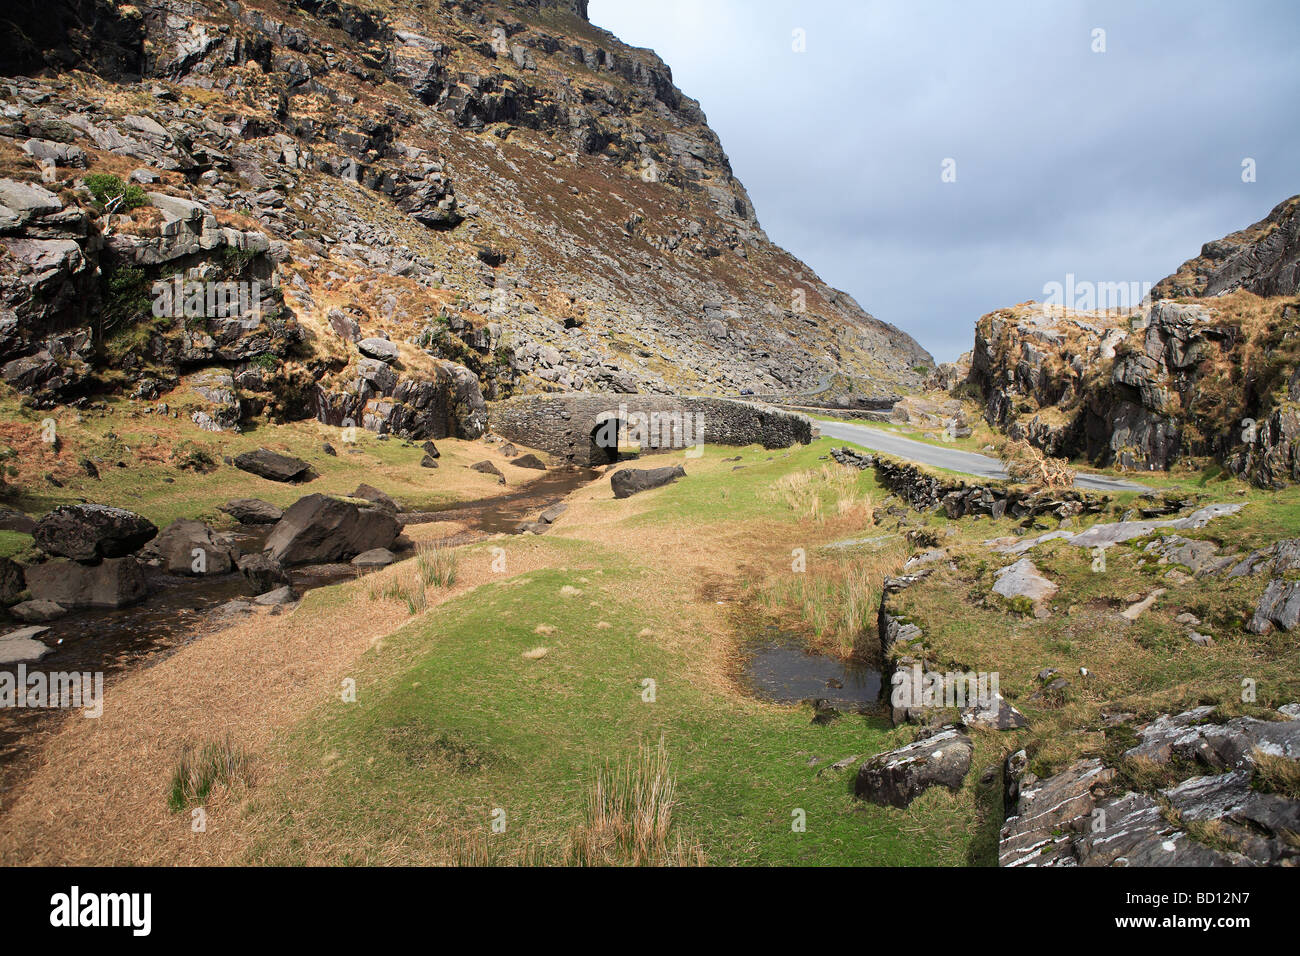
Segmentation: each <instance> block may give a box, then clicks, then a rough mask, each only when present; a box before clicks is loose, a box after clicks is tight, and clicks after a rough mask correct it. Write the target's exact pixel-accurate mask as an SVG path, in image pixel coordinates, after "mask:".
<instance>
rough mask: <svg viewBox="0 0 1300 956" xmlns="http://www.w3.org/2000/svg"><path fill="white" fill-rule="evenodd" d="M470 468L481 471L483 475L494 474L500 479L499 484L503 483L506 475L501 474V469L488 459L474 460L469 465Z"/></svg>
mask: <svg viewBox="0 0 1300 956" xmlns="http://www.w3.org/2000/svg"><path fill="white" fill-rule="evenodd" d="M470 468H471V469H473V470H474V471H478V472H482V473H483V474H485V475H496V477H497V478H499V479H501V484H503V485H504V484H505V483H506V476H505V475H503V474H501V469H500V468H498V467H497V466H496V465H494V464H492V462H490V461H478V462H475V463H474V464H472V465H470Z"/></svg>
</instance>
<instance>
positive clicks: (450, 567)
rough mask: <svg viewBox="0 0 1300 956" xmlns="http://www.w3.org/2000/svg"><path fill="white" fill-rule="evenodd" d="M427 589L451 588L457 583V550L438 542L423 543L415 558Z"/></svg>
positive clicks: (421, 579) (421, 578)
mask: <svg viewBox="0 0 1300 956" xmlns="http://www.w3.org/2000/svg"><path fill="white" fill-rule="evenodd" d="M415 565H416V568H417V570H418V571H419V574H420V581H421V582H422V583H423V584H424V586H425V587H430V586H432V587H438V588H443V589H446V588H450V587H451V586H452V585H453V584H455V583H456V550H455V549H454V548H450V547H447V546H445V545H441V544H438V543H437V542H422V543H421V544H420V546H419V550H418V552H417V554H416V556H415Z"/></svg>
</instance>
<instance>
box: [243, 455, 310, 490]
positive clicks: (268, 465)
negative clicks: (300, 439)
mask: <svg viewBox="0 0 1300 956" xmlns="http://www.w3.org/2000/svg"><path fill="white" fill-rule="evenodd" d="M235 467H236V468H238V469H239V470H240V471H247V472H249V473H250V474H254V475H257V476H258V477H260V478H267V479H269V480H271V481H294V482H297V481H310V480H311V479H312V478H314V477H316V475H315V474H314V473H313V472H312V468H311V465H309V464H307V462H305V461H303V460H302V459H301V458H293V457H291V456H289V455H281V454H279V453H278V452H274V451H270V450H269V449H266V448H259V449H257V450H256V451H246V452H244V453H243V454H242V455H237V456H235Z"/></svg>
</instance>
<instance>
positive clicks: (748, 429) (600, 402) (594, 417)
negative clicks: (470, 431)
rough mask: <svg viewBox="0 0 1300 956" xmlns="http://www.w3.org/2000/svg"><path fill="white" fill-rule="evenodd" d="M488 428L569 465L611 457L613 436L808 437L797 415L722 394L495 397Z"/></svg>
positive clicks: (705, 440) (648, 442) (668, 445)
mask: <svg viewBox="0 0 1300 956" xmlns="http://www.w3.org/2000/svg"><path fill="white" fill-rule="evenodd" d="M488 420H489V423H490V427H491V429H492V431H494V432H496V433H497V434H498V435H501V436H502V437H504V438H507V439H509V440H510V441H512V442H518V443H519V444H521V445H527V446H528V447H530V448H538V449H541V450H542V451H545V452H547V453H549V454H551V455H554V456H555V457H557V458H560V459H562V460H564V461H567V462H571V463H572V464H575V465H604V464H609V463H611V462H615V461H617V460H618V446H619V440H620V439H622V441H623V442H624V443H639V444H640V446H641V449H642V450H643V451H667V450H669V449H673V448H691V447H696V446H699V445H702V444H709V445H754V444H758V445H762V446H763V447H764V448H789V447H790V446H791V445H796V444H805V445H806V444H808V443H809V442H810V441H812V436H813V430H812V422H811V421H810V420H809V419H807V418H805V417H804V416H803V415H797V414H794V413H792V412H786V411H782V410H781V409H777V408H772V407H770V406H766V405H760V404H756V403H751V402H740V401H734V400H732V399H726V398H708V397H702V396H701V397H696V396H675V395H618V394H609V395H606V394H587V393H580V392H575V393H547V394H542V395H524V396H520V397H518V398H511V399H506V400H505V401H501V402H494V403H492V404H491V405H490V406H489V411H488Z"/></svg>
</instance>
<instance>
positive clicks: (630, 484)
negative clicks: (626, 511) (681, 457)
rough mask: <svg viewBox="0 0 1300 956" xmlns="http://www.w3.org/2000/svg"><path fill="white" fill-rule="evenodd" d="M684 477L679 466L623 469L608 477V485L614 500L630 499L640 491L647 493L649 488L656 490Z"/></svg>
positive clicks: (684, 474) (682, 469)
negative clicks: (611, 489)
mask: <svg viewBox="0 0 1300 956" xmlns="http://www.w3.org/2000/svg"><path fill="white" fill-rule="evenodd" d="M685 477H686V469H684V468H682V466H681V465H672V466H669V467H667V468H645V469H634V468H624V469H623V470H621V471H616V472H614V474H612V475H611V476H610V478H609V484H610V487H612V488H613V489H614V497H615V498H630V497H631V496H632V495H635V494H639V493H640V492H642V491H649V490H650V489H651V488H658V487H660V486H662V485H666V484H668V483H669V482H672V481H676V480H677V479H678V478H685Z"/></svg>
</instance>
